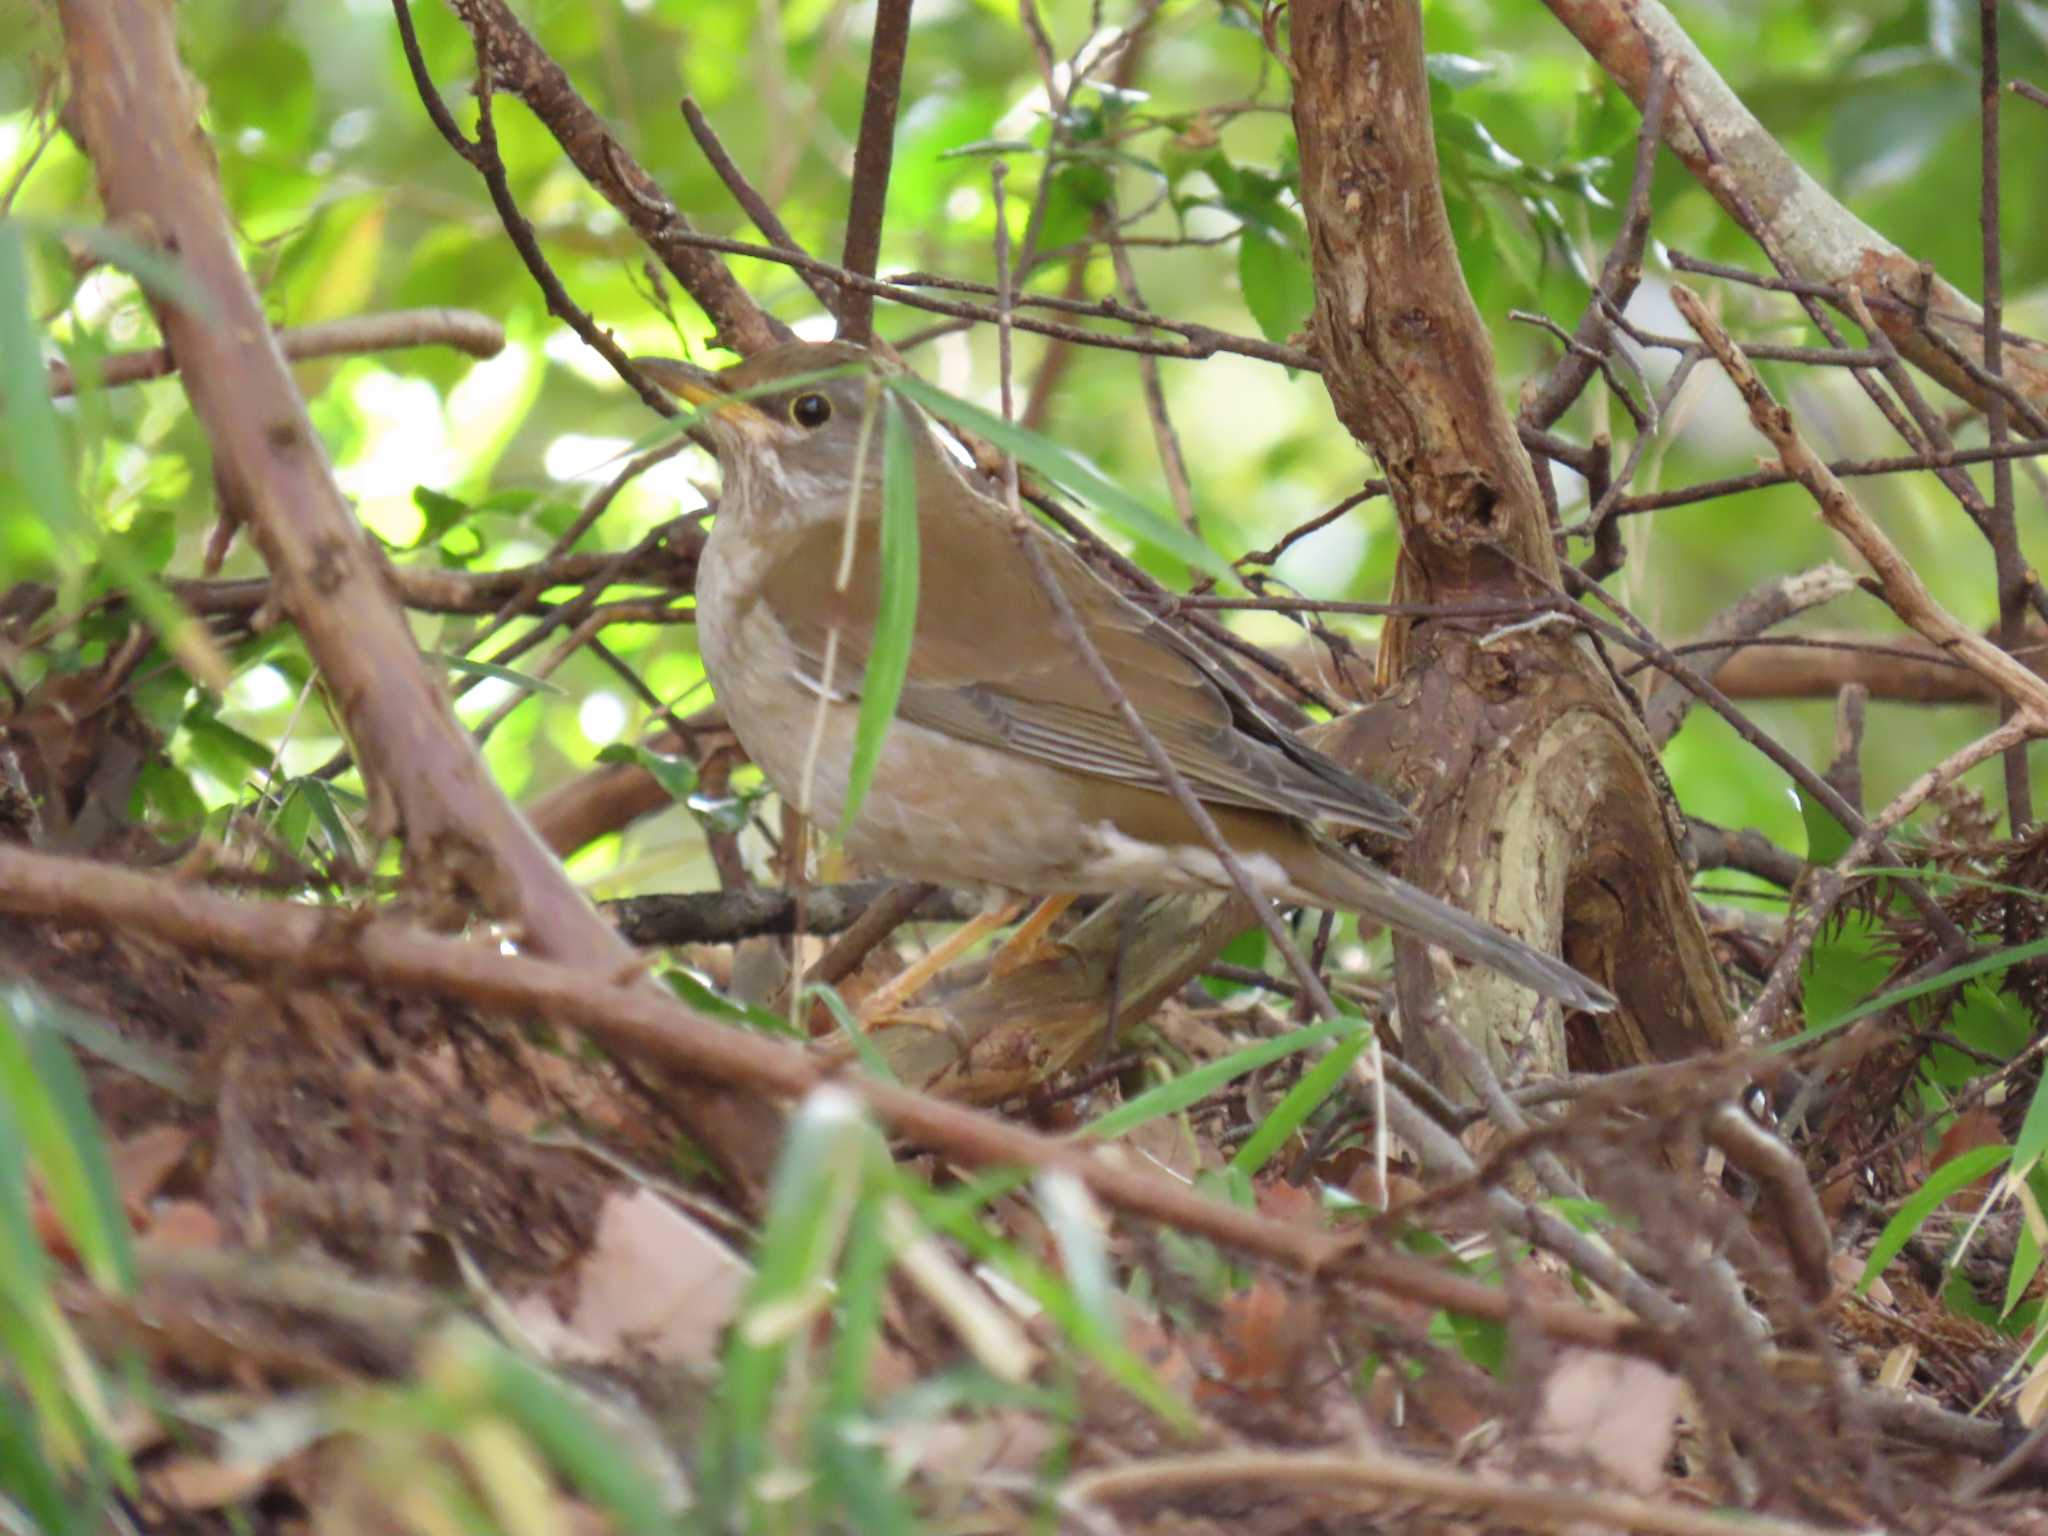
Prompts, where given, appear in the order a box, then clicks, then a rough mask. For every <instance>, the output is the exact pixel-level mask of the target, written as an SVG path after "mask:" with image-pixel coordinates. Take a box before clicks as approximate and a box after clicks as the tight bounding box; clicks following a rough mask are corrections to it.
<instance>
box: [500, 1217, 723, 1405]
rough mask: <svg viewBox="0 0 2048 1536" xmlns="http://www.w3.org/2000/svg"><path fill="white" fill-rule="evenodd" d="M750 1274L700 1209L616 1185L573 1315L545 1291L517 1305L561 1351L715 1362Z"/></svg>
mask: <svg viewBox="0 0 2048 1536" xmlns="http://www.w3.org/2000/svg"><path fill="white" fill-rule="evenodd" d="M751 1274H752V1272H751V1271H750V1270H749V1269H748V1268H747V1266H746V1265H745V1264H744V1263H742V1262H741V1261H740V1259H739V1258H738V1257H737V1256H736V1255H735V1254H734V1253H733V1251H732V1250H731V1249H730V1248H729V1247H727V1246H726V1245H725V1244H724V1243H723V1242H721V1241H720V1240H719V1239H718V1238H717V1237H715V1236H714V1235H712V1233H711V1232H710V1231H708V1230H707V1229H706V1228H704V1227H703V1226H700V1225H699V1224H698V1223H697V1222H696V1221H695V1220H693V1219H692V1218H691V1217H689V1216H688V1215H686V1214H685V1213H684V1212H682V1211H680V1210H678V1209H676V1207H675V1206H673V1205H671V1204H670V1203H669V1202H668V1201H666V1200H664V1199H662V1198H661V1196H659V1195H657V1194H655V1193H654V1192H653V1191H652V1190H649V1189H635V1190H632V1191H630V1192H622V1193H619V1194H615V1195H613V1196H612V1197H611V1198H610V1199H608V1200H607V1201H606V1202H605V1206H604V1209H603V1211H602V1212H600V1213H599V1215H598V1219H597V1232H596V1235H595V1236H594V1237H593V1238H592V1239H591V1244H590V1249H589V1251H588V1252H587V1253H586V1254H585V1255H584V1256H583V1261H582V1263H581V1264H580V1265H579V1266H578V1269H577V1272H576V1276H575V1280H574V1292H573V1294H574V1297H575V1299H574V1301H573V1302H572V1303H571V1304H570V1306H569V1308H568V1311H567V1314H566V1316H564V1315H562V1314H560V1313H558V1312H557V1311H556V1310H555V1308H554V1307H553V1306H552V1305H550V1303H549V1302H548V1301H547V1299H546V1298H545V1297H543V1296H541V1295H539V1294H538V1293H536V1294H534V1295H531V1296H528V1297H526V1298H525V1299H524V1300H523V1301H520V1302H518V1303H516V1304H515V1306H514V1308H513V1310H514V1313H515V1315H517V1316H518V1317H519V1319H520V1321H521V1322H523V1323H524V1324H526V1325H527V1326H528V1327H530V1328H532V1329H533V1330H534V1332H535V1334H536V1336H537V1338H538V1339H539V1341H540V1342H541V1343H542V1344H543V1347H545V1348H547V1349H549V1350H550V1352H551V1353H553V1354H554V1355H555V1357H556V1358H557V1359H563V1360H603V1361H614V1360H618V1359H619V1358H620V1357H622V1356H625V1355H629V1354H630V1355H647V1356H651V1357H653V1358H654V1359H656V1360H659V1361H662V1362H664V1363H668V1364H676V1365H692V1366H709V1365H711V1364H712V1363H713V1362H714V1361H715V1359H716V1356H717V1352H718V1341H719V1336H720V1335H721V1334H722V1333H723V1332H724V1331H725V1326H726V1324H727V1323H729V1322H730V1321H732V1318H733V1314H734V1313H736V1312H737V1311H738V1310H739V1304H740V1299H741V1297H742V1296H743V1295H744V1294H745V1291H746V1287H747V1282H748V1280H749V1279H750V1278H751Z"/></svg>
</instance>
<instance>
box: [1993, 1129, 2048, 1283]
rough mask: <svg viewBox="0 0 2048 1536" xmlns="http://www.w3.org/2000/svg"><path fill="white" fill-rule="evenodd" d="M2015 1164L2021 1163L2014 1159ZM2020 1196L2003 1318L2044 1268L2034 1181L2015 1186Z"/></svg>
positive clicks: (2039, 1210) (2017, 1165) (2022, 1182)
mask: <svg viewBox="0 0 2048 1536" xmlns="http://www.w3.org/2000/svg"><path fill="white" fill-rule="evenodd" d="M2013 1166H2014V1168H2015V1169H2017V1168H2018V1167H2019V1166H2020V1165H2019V1164H2017V1163H2015V1164H2014V1165H2013ZM2013 1194H2014V1195H2015V1196H2016V1197H2017V1198H2018V1200H2019V1204H2020V1211H2021V1213H2022V1214H2021V1219H2020V1230H2019V1237H2018V1240H2017V1241H2016V1242H2015V1243H2014V1245H2013V1254H2012V1268H2011V1269H2009V1270H2007V1271H2006V1275H2005V1302H2004V1304H2003V1305H2002V1306H2000V1307H1999V1309H1998V1315H1999V1317H2000V1318H2008V1317H2011V1316H2012V1309H2013V1308H2014V1307H2016V1306H2018V1305H2019V1304H2020V1303H2021V1302H2022V1301H2024V1300H2025V1299H2026V1295H2027V1292H2028V1291H2029V1290H2030V1289H2032V1287H2033V1284H2034V1276H2035V1275H2036V1274H2038V1273H2039V1272H2040V1269H2041V1231H2040V1229H2041V1206H2040V1203H2039V1202H2038V1201H2037V1200H2036V1199H2035V1198H2034V1189H2033V1186H2032V1184H2030V1183H2028V1182H2026V1181H2025V1180H2022V1181H2021V1182H2020V1183H2019V1184H2018V1186H2017V1187H2016V1188H2015V1189H2014V1190H2013Z"/></svg>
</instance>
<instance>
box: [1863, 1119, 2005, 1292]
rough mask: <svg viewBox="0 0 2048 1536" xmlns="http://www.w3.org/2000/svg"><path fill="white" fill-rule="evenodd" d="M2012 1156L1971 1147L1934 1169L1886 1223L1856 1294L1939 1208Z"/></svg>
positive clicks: (1984, 1148) (1998, 1149) (1995, 1149)
mask: <svg viewBox="0 0 2048 1536" xmlns="http://www.w3.org/2000/svg"><path fill="white" fill-rule="evenodd" d="M2011 1156H2012V1148H2011V1147H1972V1148H1971V1149H1970V1150H1969V1151H1967V1152H1965V1153H1963V1154H1962V1155H1961V1156H1959V1157H1957V1158H1955V1159H1954V1160H1953V1161H1950V1162H1946V1163H1943V1164H1942V1165H1941V1166H1940V1167H1939V1168H1937V1169H1935V1170H1934V1172H1933V1174H1931V1175H1930V1176H1929V1177H1928V1180H1927V1182H1926V1183H1925V1184H1923V1185H1921V1186H1920V1188H1919V1189H1917V1190H1915V1191H1914V1192H1913V1194H1912V1196H1911V1197H1910V1198H1909V1199H1908V1200H1907V1201H1906V1203H1905V1204H1904V1205H1902V1206H1900V1207H1899V1209H1898V1212H1897V1214H1895V1215H1894V1216H1893V1217H1892V1219H1891V1220H1890V1221H1888V1222H1886V1223H1885V1224H1884V1230H1883V1231H1882V1232H1880V1233H1878V1234H1877V1246H1875V1247H1874V1248H1872V1249H1871V1250H1870V1257H1869V1259H1868V1260H1866V1261H1865V1263H1864V1265H1863V1276H1862V1278H1861V1279H1859V1280H1858V1281H1857V1282H1856V1292H1857V1294H1858V1295H1861V1294H1862V1293H1863V1292H1864V1291H1866V1290H1868V1289H1869V1288H1870V1282H1871V1281H1873V1280H1875V1279H1876V1278H1877V1277H1878V1275H1879V1273H1880V1272H1882V1270H1883V1269H1884V1267H1885V1265H1887V1264H1889V1263H1891V1261H1892V1260H1893V1259H1895V1258H1896V1257H1898V1253H1899V1250H1900V1249H1901V1248H1903V1247H1905V1246H1906V1242H1907V1240H1908V1239H1909V1238H1911V1237H1912V1235H1913V1234H1914V1233H1915V1232H1918V1231H1919V1230H1920V1228H1921V1227H1922V1226H1924V1225H1926V1222H1927V1218H1928V1217H1929V1216H1932V1215H1933V1214H1934V1210H1935V1207H1936V1206H1938V1205H1940V1204H1941V1202H1942V1201H1944V1200H1946V1199H1947V1198H1948V1197H1949V1196H1950V1195H1952V1194H1954V1193H1955V1192H1956V1191H1957V1190H1959V1189H1961V1188H1962V1187H1963V1186H1964V1185H1965V1184H1968V1183H1970V1182H1972V1181H1973V1180H1976V1179H1980V1178H1982V1177H1983V1176H1984V1175H1985V1174H1987V1173H1989V1172H1990V1171H1991V1170H1992V1169H1994V1168H1997V1167H2000V1166H2002V1165H2003V1164H2004V1163H2005V1162H2006V1160H2007V1159H2009V1158H2010V1157H2011Z"/></svg>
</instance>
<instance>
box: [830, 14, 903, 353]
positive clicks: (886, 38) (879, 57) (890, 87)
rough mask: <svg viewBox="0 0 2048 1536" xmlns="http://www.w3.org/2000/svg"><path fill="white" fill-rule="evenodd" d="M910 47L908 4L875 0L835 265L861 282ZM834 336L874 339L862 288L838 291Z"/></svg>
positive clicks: (874, 253)
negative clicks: (865, 79)
mask: <svg viewBox="0 0 2048 1536" xmlns="http://www.w3.org/2000/svg"><path fill="white" fill-rule="evenodd" d="M909 47H910V0H879V3H878V4H877V5H876V7H875V34H874V41H873V42H872V43H871V44H869V47H868V84H867V94H866V95H865V96H864V97H863V98H862V101H861V109H860V137H859V139H858V141H857V142H856V143H855V145H854V150H853V195H852V198H851V200H850V201H849V202H848V204H847V208H846V244H845V247H844V249H843V250H842V251H841V253H840V264H841V265H842V266H844V267H846V268H847V269H848V270H849V271H852V272H858V273H860V274H861V275H862V276H863V277H873V276H874V275H875V261H876V258H878V257H879V256H880V255H881V253H882V210H883V207H884V206H885V205H886V203H887V202H888V198H889V162H890V160H891V159H892V158H893V157H894V156H895V153H896V113H897V109H898V107H899V105H900V104H901V102H902V98H903V59H904V55H905V54H906V53H907V52H908V51H909ZM840 303H841V310H840V314H839V334H840V335H841V336H843V337H845V338H846V339H847V340H848V341H858V342H866V341H868V340H869V339H870V338H871V337H872V336H873V335H874V329H875V300H874V295H873V293H872V292H870V291H869V290H867V289H864V288H852V289H847V290H844V291H843V292H842V295H841V299H840Z"/></svg>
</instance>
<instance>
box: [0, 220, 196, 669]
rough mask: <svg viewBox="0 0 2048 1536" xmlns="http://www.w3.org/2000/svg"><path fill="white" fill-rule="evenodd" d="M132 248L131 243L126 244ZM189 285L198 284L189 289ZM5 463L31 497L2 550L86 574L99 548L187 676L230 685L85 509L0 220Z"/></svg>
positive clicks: (23, 272) (17, 256)
mask: <svg viewBox="0 0 2048 1536" xmlns="http://www.w3.org/2000/svg"><path fill="white" fill-rule="evenodd" d="M124 243H125V242H124ZM186 286H187V287H189V286H190V285H189V284H188V285H186ZM0 445H4V450H5V451H4V456H0V465H4V466H5V467H6V470H7V475H6V477H5V478H7V479H9V480H12V481H13V482H14V483H15V484H17V485H19V486H20V487H21V488H22V491H23V492H24V499H25V500H26V502H27V505H28V510H29V512H30V514H31V519H23V518H20V517H16V516H10V517H5V518H0V541H4V543H0V551H19V552H22V553H26V554H29V555H31V556H33V557H38V563H40V557H43V556H46V555H51V554H54V556H55V557H56V559H57V560H58V562H59V563H60V564H63V565H65V566H67V567H69V568H71V569H73V570H75V569H77V568H78V565H79V562H80V556H81V552H82V551H86V550H93V549H97V551H98V553H99V557H100V559H101V561H102V562H103V563H104V564H105V565H106V567H107V568H108V570H109V571H111V572H112V573H113V575H114V578H115V580H116V581H117V582H118V584H119V585H120V586H121V588H122V590H124V591H125V592H126V593H127V594H128V596H129V598H130V600H131V601H133V602H134V604H135V606H136V608H137V609H138V610H139V611H140V612H141V614H142V616H143V618H144V619H146V620H147V621H148V622H149V624H150V626H151V627H152V628H153V629H155V630H156V632H157V633H158V634H159V635H161V636H162V637H163V638H164V642H165V644H166V645H167V646H168V647H169V648H170V649H171V651H172V652H173V653H175V654H176V656H177V657H178V660H179V661H180V662H181V663H182V664H183V665H184V667H185V669H186V670H187V671H188V672H190V673H192V674H193V675H194V676H196V677H198V678H200V679H201V680H203V681H204V682H205V683H206V684H207V685H208V686H210V687H216V688H224V687H226V686H227V682H228V672H227V667H226V664H225V663H224V662H223V661H222V660H221V656H220V653H219V651H217V650H216V649H215V648H214V645H213V642H212V640H211V639H209V638H208V637H207V634H206V631H205V630H204V629H203V628H202V627H201V626H200V625H199V624H197V623H195V622H194V621H193V620H192V619H191V618H190V617H189V616H188V615H187V614H186V612H185V610H184V609H183V608H181V607H179V606H178V603H177V601H176V600H175V599H174V598H173V597H172V596H171V595H170V593H169V592H167V591H165V590H164V587H163V583H162V582H161V581H159V580H158V579H157V576H156V573H155V572H154V571H152V570H151V569H149V568H148V567H147V566H145V565H143V564H142V563H141V562H140V560H138V559H137V558H136V556H135V554H134V553H133V551H132V549H131V547H130V545H129V543H128V541H127V540H126V539H123V538H106V539H102V538H101V537H100V529H99V528H98V526H97V525H96V524H95V523H94V522H93V521H92V519H90V518H89V517H87V516H85V515H84V513H82V512H81V511H80V510H79V507H78V494H77V486H76V485H75V484H74V482H73V480H72V465H71V461H70V455H69V453H68V452H67V451H66V446H65V442H64V436H63V430H62V427H61V424H60V422H59V420H58V416H57V408H56V405H55V404H54V403H53V402H52V401H51V399H50V380H49V375H48V374H47V373H46V372H45V371H44V368H43V346H42V336H41V333H40V332H39V330H38V329H37V327H36V323H35V317H34V315H33V314H32V313H31V312H30V309H29V287H28V258H27V253H26V252H25V250H24V249H23V246H22V240H21V230H20V228H19V226H18V225H16V224H14V223H11V222H8V221H4V220H0Z"/></svg>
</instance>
